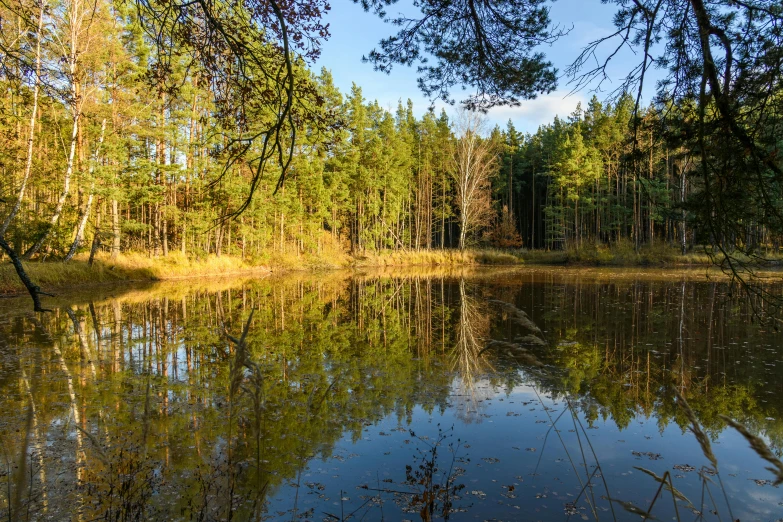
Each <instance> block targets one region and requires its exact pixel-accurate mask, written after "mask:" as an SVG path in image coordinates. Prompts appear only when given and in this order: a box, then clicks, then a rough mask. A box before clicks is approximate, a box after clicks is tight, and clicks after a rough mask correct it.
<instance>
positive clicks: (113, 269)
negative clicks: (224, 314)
mask: <svg viewBox="0 0 783 522" xmlns="http://www.w3.org/2000/svg"><path fill="white" fill-rule="evenodd" d="M521 262H522V261H521V259H520V258H519V257H518V256H515V255H512V254H509V253H506V252H502V251H497V250H466V251H464V252H460V251H458V250H430V251H418V252H417V251H404V252H380V253H372V254H364V255H359V256H355V257H352V256H349V255H347V254H345V253H341V252H328V253H324V254H322V255H320V256H317V255H299V256H298V255H295V254H279V253H276V254H270V255H269V256H264V257H260V258H255V259H252V260H243V259H240V258H239V257H234V256H226V255H223V256H221V257H216V256H205V257H201V258H194V257H187V256H183V255H181V254H179V253H172V254H170V255H168V256H166V257H157V258H150V257H147V256H145V255H141V254H125V255H120V256H119V257H118V258H117V259H116V260H114V261H112V260H110V259H109V258H108V256H99V257H98V258H97V259H96V260H95V263H93V265H92V266H89V265H88V264H87V259H86V256H83V257H78V256H77V257H76V258H75V259H74V260H72V261H70V262H68V263H61V262H59V261H49V262H30V263H25V268H26V270H27V272H28V275H29V276H30V277H31V279H32V280H33V281H34V282H35V283H36V284H38V285H39V286H40V287H41V288H42V289H44V290H46V291H49V290H56V289H58V288H69V287H78V286H88V285H99V284H110V283H122V282H138V281H165V280H171V279H179V278H191V277H223V276H240V275H251V274H257V273H268V272H270V271H275V272H279V271H293V270H323V269H330V270H331V269H345V268H364V267H395V266H397V267H401V266H474V265H518V264H520V263H521ZM24 293H25V289H24V286H22V283H21V282H20V281H19V279H18V277H17V276H16V272H15V271H14V269H13V267H12V266H11V265H10V263H7V262H6V263H3V264H0V295H2V294H5V295H16V294H24Z"/></svg>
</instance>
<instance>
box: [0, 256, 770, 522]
mask: <svg viewBox="0 0 783 522" xmlns="http://www.w3.org/2000/svg"><path fill="white" fill-rule="evenodd" d="M111 293H113V294H115V295H104V296H100V295H91V296H89V297H88V298H87V299H84V300H80V298H78V297H75V298H72V299H70V300H69V302H68V303H64V304H63V305H62V306H61V307H60V308H58V309H56V310H55V311H54V312H52V313H50V314H44V315H41V316H39V317H32V316H28V315H19V314H18V313H16V312H15V311H13V310H9V309H4V310H2V311H0V356H2V369H1V371H0V386H2V390H3V394H2V397H0V435H1V436H2V455H3V461H4V462H5V466H4V469H3V471H2V476H0V482H2V484H3V487H2V488H0V510H1V511H2V513H0V514H2V517H3V518H4V519H9V518H10V519H12V520H13V519H15V518H16V519H19V517H20V516H21V515H20V514H22V513H24V514H25V516H24V517H22V518H21V519H24V518H28V517H29V519H31V520H36V519H43V518H49V519H63V518H68V517H71V516H72V517H73V518H74V519H80V518H81V519H83V520H92V519H114V520H116V519H121V518H122V517H123V516H131V517H133V516H136V517H140V518H148V519H150V518H153V519H154V518H159V519H163V518H166V519H167V518H172V519H198V520H220V519H227V518H229V517H237V518H238V519H248V518H250V519H252V518H261V517H264V516H267V517H272V518H274V517H275V516H280V515H276V514H275V513H270V512H269V511H268V509H269V507H268V506H269V502H270V501H272V500H273V499H277V498H283V499H284V500H285V499H288V500H285V501H283V502H282V504H281V503H279V502H276V503H275V505H280V506H284V511H287V514H285V516H286V517H291V516H292V515H296V516H300V515H301V516H303V517H304V518H307V517H308V516H311V515H312V514H308V510H309V509H312V507H310V506H305V504H306V502H304V499H303V497H302V495H300V493H299V491H300V490H301V491H302V492H304V491H308V492H313V493H314V494H315V495H316V497H317V496H318V495H324V496H325V497H326V496H328V495H327V493H328V491H326V492H321V490H319V489H318V484H316V483H315V482H314V481H313V480H312V479H311V478H307V477H306V476H305V475H306V471H307V469H308V467H311V466H312V465H314V463H316V462H320V461H321V459H323V460H325V461H327V462H334V463H337V464H339V463H340V462H342V460H340V459H344V456H343V454H337V453H335V451H336V448H341V447H344V446H343V445H344V444H349V445H350V444H351V443H352V442H353V443H356V444H357V445H361V444H364V443H365V439H367V438H368V436H367V434H368V433H369V430H370V429H373V427H374V426H376V425H378V424H379V423H381V422H382V421H383V420H384V419H392V422H396V423H397V424H398V426H400V427H401V428H405V429H408V428H415V429H417V430H418V427H417V424H416V423H417V422H421V421H422V420H423V419H427V418H434V417H436V416H437V417H441V416H444V415H447V416H448V415H452V416H453V418H454V419H455V420H456V421H457V424H456V425H455V428H454V434H455V436H456V437H461V436H462V433H461V432H465V433H473V432H472V431H471V430H472V429H473V428H471V424H472V423H475V422H476V421H478V420H481V419H483V418H485V415H494V414H495V412H496V410H494V409H492V408H494V406H493V407H488V406H487V404H488V403H490V402H493V401H494V399H495V398H497V397H500V398H502V397H503V396H507V397H513V396H514V395H513V394H515V393H520V392H519V390H524V389H529V388H526V387H530V386H533V387H534V388H535V389H536V390H537V391H539V392H540V393H541V395H542V396H549V397H551V399H545V401H552V403H555V402H557V401H561V400H563V399H564V398H568V401H569V405H570V406H571V407H572V408H573V412H574V415H575V416H576V417H575V418H576V419H577V420H579V421H580V422H581V421H583V422H584V423H585V429H589V428H590V427H596V426H597V425H599V424H601V425H603V424H602V423H606V422H611V423H613V424H616V426H617V427H618V429H620V430H623V429H625V428H626V427H628V426H630V425H631V423H632V422H636V419H641V420H646V419H650V420H652V421H654V422H655V423H657V425H658V426H659V429H660V430H661V432H662V433H663V431H664V430H665V428H666V427H667V426H668V425H670V424H674V425H677V426H680V427H682V428H683V429H685V428H687V426H688V425H689V419H688V417H687V415H685V414H684V413H683V412H682V411H681V410H680V409H678V407H677V404H676V400H675V394H674V392H675V389H676V390H679V391H681V392H682V393H683V395H684V396H686V397H687V399H688V402H689V403H690V407H691V408H692V410H693V412H695V415H696V417H697V418H698V421H699V423H700V425H701V426H703V428H704V430H705V432H706V433H707V435H708V436H709V437H711V438H713V439H716V438H718V437H720V436H721V433H722V432H723V430H724V429H725V427H726V422H725V420H724V419H722V417H721V415H728V416H729V417H731V418H733V419H736V420H738V421H740V422H741V423H742V424H744V425H745V426H747V427H748V429H749V430H750V432H752V433H753V434H755V435H759V436H761V437H762V439H763V440H765V441H767V442H768V443H769V445H770V447H771V449H772V451H773V452H777V453H778V454H779V453H780V449H781V447H782V446H781V442H783V423H781V421H780V420H779V419H780V418H781V411H780V410H781V399H780V397H783V377H782V376H781V375H780V372H779V371H777V366H776V365H778V364H782V363H783V362H782V361H781V357H780V354H779V350H778V346H779V344H780V334H778V333H776V332H774V331H773V330H772V329H770V328H768V327H767V326H765V325H760V324H751V322H750V321H749V318H750V315H751V307H750V305H749V304H748V303H746V302H744V301H742V300H741V299H740V298H738V297H736V295H737V294H736V293H734V294H732V293H731V292H730V288H729V287H728V286H727V285H726V284H724V283H719V282H686V281H684V280H682V277H680V276H678V277H677V278H676V279H675V280H671V279H666V278H664V279H654V278H646V277H644V276H639V275H635V276H628V277H625V278H623V277H617V275H616V274H614V275H613V277H612V278H609V279H608V278H607V277H606V276H604V275H601V274H598V275H595V276H591V275H590V274H589V273H588V274H587V275H585V274H577V273H570V274H569V273H568V272H566V273H565V275H562V274H559V273H555V272H547V271H523V272H502V271H493V272H491V273H484V272H477V273H472V274H471V273H465V274H460V275H456V276H455V275H450V274H444V273H429V274H427V273H415V272H414V273H409V274H393V275H387V274H369V275H364V276H355V277H348V276H345V275H332V276H329V277H318V278H315V277H307V276H304V277H303V276H297V277H284V278H278V279H270V280H265V281H249V282H241V283H239V284H233V283H220V282H215V283H209V284H203V283H202V284H198V285H195V286H187V285H161V286H158V287H155V288H151V289H149V290H140V291H134V290H121V289H117V290H112V291H111ZM755 306H757V307H758V306H760V305H759V303H756V304H755ZM251 311H253V315H252V318H251ZM245 324H248V325H249V328H248V330H247V334H246V341H245V342H246V346H245V348H244V349H243V350H245V351H244V353H242V354H240V353H239V349H238V347H237V344H236V343H232V342H230V341H228V340H227V339H226V337H225V336H224V332H225V331H228V332H231V333H234V334H239V333H240V332H242V330H243V327H244V325H245ZM237 361H240V362H242V364H238V363H237ZM232 369H233V370H232ZM232 383H234V386H233V388H232ZM232 389H233V390H234V393H232V391H231V390H232ZM547 404H549V403H547ZM531 415H532V414H531ZM509 419H510V420H509V422H511V419H513V417H509ZM525 419H527V420H525ZM534 422H536V421H534V420H532V417H525V416H520V417H519V423H521V424H519V426H517V427H515V428H514V429H515V430H520V433H524V432H527V431H531V430H533V429H534V427H535V424H534ZM497 424H498V423H495V424H490V423H482V424H481V427H480V429H481V430H483V432H482V433H486V437H488V438H490V439H491V438H493V437H497V436H500V435H502V433H501V432H499V431H496V430H498V429H500V428H493V426H497ZM573 428H574V427H573V426H572V427H571V428H569V429H573ZM476 429H478V427H476ZM403 431H405V430H403ZM591 435H592V433H591ZM625 436H627V437H630V436H631V434H630V433H629V434H628V435H625ZM390 440H391V439H390ZM357 447H358V446H357ZM373 447H374V446H373ZM523 449H524V448H523ZM379 451H381V452H383V450H379ZM598 456H599V457H602V455H600V453H599V455H598ZM535 457H538V455H535ZM356 458H357V459H359V460H358V461H357V462H364V463H366V464H365V465H366V466H367V468H365V469H367V470H368V471H373V470H374V469H377V467H378V466H381V464H380V463H379V461H378V460H377V459H376V460H373V459H374V458H375V457H374V456H373V455H369V454H368V455H360V456H359V457H356ZM395 463H396V464H397V468H399V469H397V470H396V473H398V477H397V478H396V479H395V480H396V481H397V483H395V484H394V487H396V486H398V485H399V484H400V483H402V482H404V471H405V469H404V465H405V464H406V463H405V462H403V461H401V460H396V461H395ZM407 464H411V462H408V463H407ZM383 465H384V466H385V465H386V464H383ZM506 465H507V466H509V467H510V468H509V469H511V468H513V467H514V466H515V464H514V463H513V461H509V462H508V463H507V464H506ZM351 469H361V465H359V468H351ZM504 469H505V468H504ZM394 471H395V470H391V472H394ZM517 473H518V472H517ZM581 473H582V474H583V475H584V474H585V471H584V470H582V472H581ZM392 474H393V473H392ZM588 476H589V475H588ZM468 478H469V476H466V477H465V479H466V480H467V479H468ZM339 480H340V481H342V483H341V485H340V487H341V489H345V490H348V489H352V488H354V487H355V486H356V485H357V484H358V482H359V481H361V480H363V479H360V478H359V477H358V476H357V477H352V476H341V477H340V479H339ZM651 480H652V479H651ZM376 486H380V487H376V488H375V489H380V490H383V489H387V490H390V489H393V486H389V485H388V484H386V485H384V484H376ZM609 486H610V487H612V484H611V483H610V484H609ZM647 486H649V484H647ZM648 489H649V488H648ZM289 492H293V493H289ZM573 493H574V494H576V493H578V487H577V490H576V491H574V492H573ZM302 494H304V493H302ZM341 497H342V494H341ZM308 498H309V497H308ZM386 498H387V499H388V498H390V497H386ZM333 500H334V499H333V498H332V501H333ZM781 500H782V501H783V499H781ZM520 502H521V501H520ZM525 502H528V500H525ZM372 505H375V504H372V503H370V504H368V508H369V507H371V506H372ZM487 505H489V504H482V503H481V502H478V501H477V502H476V505H475V506H474V508H473V513H472V514H476V515H481V514H482V511H481V510H482V509H488V508H487V507H486V506H487ZM482 506H484V507H482ZM355 508H356V506H354V509H355ZM375 508H377V505H376V507H375ZM329 509H330V510H329V512H330V513H333V512H334V510H333V509H332V508H331V507H330V508H329ZM385 509H387V511H386V513H387V516H388V513H392V512H394V511H393V507H392V506H391V505H389V506H387V507H386V508H385ZM488 513H489V511H488Z"/></svg>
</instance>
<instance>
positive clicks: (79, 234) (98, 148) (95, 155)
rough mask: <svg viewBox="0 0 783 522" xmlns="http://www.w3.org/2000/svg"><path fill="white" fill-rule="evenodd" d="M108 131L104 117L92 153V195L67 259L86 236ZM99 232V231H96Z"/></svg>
mask: <svg viewBox="0 0 783 522" xmlns="http://www.w3.org/2000/svg"><path fill="white" fill-rule="evenodd" d="M105 133H106V118H104V119H103V121H102V122H101V137H100V139H99V140H98V144H97V145H96V147H95V152H93V155H92V161H91V162H90V171H89V172H90V177H91V178H92V182H91V183H90V195H89V196H87V204H86V205H85V206H84V213H83V214H82V218H81V219H80V220H79V225H78V226H77V227H76V236H75V237H74V239H73V243H72V244H71V249H70V250H69V251H68V254H67V255H66V256H65V259H64V260H63V262H65V261H70V260H71V259H73V256H74V255H75V254H76V251H77V250H78V249H79V246H80V244H81V242H82V238H83V237H84V227H85V226H86V225H87V219H88V218H89V217H90V210H92V202H93V199H94V198H95V178H94V174H95V163H96V162H97V161H98V154H99V153H100V151H101V145H103V137H104V135H105ZM96 233H97V231H96Z"/></svg>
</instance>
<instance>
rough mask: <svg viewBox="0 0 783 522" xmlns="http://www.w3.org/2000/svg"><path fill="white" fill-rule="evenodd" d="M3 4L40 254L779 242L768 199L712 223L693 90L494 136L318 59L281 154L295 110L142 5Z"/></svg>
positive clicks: (13, 216) (16, 181)
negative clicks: (208, 57) (154, 28)
mask: <svg viewBox="0 0 783 522" xmlns="http://www.w3.org/2000/svg"><path fill="white" fill-rule="evenodd" d="M2 9H3V12H2V20H3V22H4V23H3V25H2V28H1V29H2V31H0V38H2V49H3V53H4V58H5V59H4V60H3V68H2V71H1V72H2V76H0V82H2V85H3V89H4V91H5V95H4V97H3V99H2V102H0V103H2V116H1V119H0V139H2V152H0V169H2V178H0V194H2V198H3V202H2V207H0V208H2V210H3V216H2V217H3V222H2V228H0V236H3V237H4V238H5V239H6V240H7V241H8V243H9V244H10V246H11V247H12V248H13V249H14V250H15V251H16V252H17V253H18V254H19V255H20V256H22V257H23V258H25V259H32V258H39V259H64V260H69V259H71V258H72V257H73V256H74V255H75V254H76V253H77V252H89V253H91V255H93V254H95V253H96V251H98V250H99V249H104V250H106V251H107V252H109V253H110V254H111V256H112V257H116V256H117V255H118V254H119V253H120V252H122V251H135V252H146V253H149V254H150V255H152V256H166V255H168V254H169V253H171V252H173V251H180V252H182V253H183V254H188V255H203V254H217V255H221V254H224V253H226V254H233V255H242V256H243V257H249V258H253V257H259V256H263V255H264V254H265V253H269V252H281V253H296V254H301V253H323V252H324V251H327V252H329V251H333V250H334V249H335V248H337V249H340V250H343V251H350V252H353V253H362V252H365V251H368V250H370V251H379V250H384V249H428V248H449V247H465V246H466V245H469V244H478V245H484V246H495V247H514V248H517V247H526V248H545V249H547V250H557V249H568V248H580V247H582V246H584V245H585V244H588V243H589V244H595V243H598V244H611V243H616V242H622V241H627V242H631V243H632V244H633V245H634V246H635V247H636V248H639V247H640V246H642V245H644V244H656V243H667V244H671V245H677V246H678V248H680V249H681V250H682V251H683V252H685V250H686V249H687V248H689V247H691V246H693V245H694V244H710V245H718V246H722V245H723V244H724V243H725V244H726V245H729V246H732V245H735V244H737V243H738V242H740V243H742V246H743V247H746V248H753V247H766V248H773V249H774V250H777V247H778V245H779V242H780V239H779V234H777V233H776V229H775V227H774V226H772V227H770V226H768V225H769V224H770V223H769V219H768V218H766V217H765V216H768V212H767V209H766V207H765V205H767V204H768V203H763V202H762V203H763V204H756V203H758V201H759V198H756V199H754V200H752V201H749V202H748V203H749V204H748V206H746V207H745V208H744V209H743V212H744V213H745V214H744V215H743V216H741V217H738V219H737V222H739V223H740V224H741V234H740V235H741V236H742V237H740V238H738V237H737V230H736V227H735V229H734V230H733V232H732V231H729V232H728V234H732V233H733V236H732V237H728V236H727V232H726V230H723V229H722V230H719V231H716V230H715V229H714V227H712V228H711V223H709V222H708V220H705V219H704V212H705V210H704V208H702V207H703V206H704V201H705V197H706V196H705V195H707V196H708V195H709V194H710V192H709V191H714V190H715V189H714V188H710V187H708V186H707V184H706V183H709V179H705V177H704V176H703V175H702V176H699V175H696V174H698V173H697V172H696V169H697V167H698V161H697V159H698V157H697V155H698V154H700V151H699V149H698V147H696V146H695V145H694V143H693V127H694V125H695V124H696V123H695V121H696V113H695V108H694V106H693V104H692V103H691V104H689V103H688V102H687V100H686V101H680V102H677V103H674V102H671V101H669V102H662V101H660V100H659V101H658V103H657V104H654V105H651V106H650V107H649V108H647V109H645V110H640V109H639V108H638V100H634V98H633V97H632V96H631V95H630V94H625V95H622V96H620V97H618V98H617V99H616V100H615V101H614V102H612V103H605V104H602V103H601V102H599V101H598V99H597V98H595V97H594V98H593V99H592V100H590V102H589V103H588V104H587V107H585V108H582V107H581V106H580V107H579V108H577V110H576V111H575V112H574V113H573V114H571V115H569V116H567V117H566V118H562V119H561V118H555V120H554V121H553V122H552V123H551V124H548V125H545V126H542V127H541V128H540V129H539V130H538V131H537V132H536V133H534V134H532V135H527V134H525V135H523V134H521V133H519V132H517V131H516V130H515V127H514V125H513V122H511V121H509V124H508V126H507V128H505V129H502V130H501V129H498V128H495V129H494V130H492V131H491V132H489V131H488V130H487V129H485V128H484V129H482V122H481V121H480V120H481V118H480V117H479V115H478V114H477V113H470V112H463V113H460V114H458V115H457V117H451V118H450V117H449V115H447V114H446V112H445V111H443V112H441V113H440V114H436V113H434V112H432V111H429V112H426V113H425V114H424V115H423V116H422V117H416V116H415V112H414V108H413V106H412V104H411V102H410V101H408V102H407V104H405V103H402V102H400V103H399V104H398V106H397V108H396V109H393V110H392V109H387V108H383V107H381V106H380V105H379V104H378V102H377V101H376V102H368V101H367V100H365V99H364V97H363V94H362V90H361V88H360V87H359V86H356V85H354V86H353V88H352V89H351V92H350V93H346V94H343V93H340V92H339V90H338V89H337V88H336V87H335V86H334V83H333V80H332V77H331V75H330V73H329V72H328V71H325V70H323V71H321V72H320V73H319V74H315V73H314V72H312V71H310V70H309V69H308V68H307V67H306V64H305V63H304V61H302V60H301V59H300V60H298V61H295V62H294V63H293V75H294V80H295V83H296V89H297V93H299V94H298V97H297V102H296V104H295V105H294V106H293V108H292V114H293V117H292V118H293V119H292V121H293V129H294V134H295V135H296V136H295V138H293V137H286V136H282V137H279V138H278V139H279V140H281V141H283V142H284V146H280V147H279V150H278V151H277V152H278V155H277V156H275V158H276V159H275V161H271V160H270V161H268V158H267V155H268V154H269V151H268V150H266V149H267V145H266V142H264V141H263V140H259V139H258V136H259V133H260V134H264V133H266V134H268V132H267V131H268V125H270V122H273V121H275V118H276V117H277V114H276V113H275V111H274V110H273V109H272V108H271V106H270V105H269V104H267V103H266V102H267V101H268V100H265V99H264V95H263V93H257V92H255V91H254V92H253V93H251V94H252V96H250V95H248V93H243V92H241V90H240V91H239V92H237V91H238V89H236V88H234V89H228V90H226V89H222V88H221V84H220V83H216V82H214V81H212V78H211V74H212V72H211V71H210V70H209V69H207V68H205V67H199V66H198V64H196V65H194V64H193V63H192V62H190V61H188V60H185V59H182V58H179V57H178V55H177V54H176V53H172V54H171V55H170V56H169V59H168V61H167V62H165V67H164V64H163V63H162V62H161V61H160V59H159V55H158V54H156V45H157V43H156V40H155V38H153V37H151V36H150V34H149V33H148V32H146V31H145V30H144V27H143V25H142V23H141V20H140V15H139V13H138V11H137V10H134V9H133V8H131V6H128V5H123V4H115V3H112V2H110V1H105V0H104V1H100V2H96V3H87V2H83V1H82V0H68V1H66V2H62V3H56V4H55V3H49V2H46V1H44V0H40V1H38V2H33V3H27V2H19V3H12V4H8V5H7V6H4V7H3V8H2ZM224 65H225V66H226V67H230V64H224ZM245 67H246V70H245V74H253V73H255V74H258V75H260V74H261V73H262V72H263V68H262V67H260V66H257V67H255V68H254V67H253V66H252V64H250V65H246V66H245ZM162 69H165V70H162ZM236 97H240V98H241V99H233V98H236ZM768 124H769V125H772V126H774V125H777V119H773V120H770V121H769V122H768ZM287 147H290V150H291V154H290V156H287V155H286V154H284V149H285V150H288V149H287ZM273 152H274V151H273ZM259 158H265V159H264V162H263V163H262V162H261V161H260V160H259ZM711 160H712V161H721V157H720V155H719V154H717V153H715V154H713V156H712V157H711ZM283 169H285V171H286V172H287V177H286V182H285V183H284V184H280V181H281V179H282V178H281V172H282V171H283ZM248 194H251V195H252V194H255V197H248ZM773 196H774V194H773ZM764 201H766V200H764ZM754 208H756V209H757V210H758V212H757V214H756V215H754ZM707 212H709V210H707ZM713 213H714V212H713ZM773 225H774V223H773ZM325 249H326V250H325Z"/></svg>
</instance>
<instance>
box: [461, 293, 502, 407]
mask: <svg viewBox="0 0 783 522" xmlns="http://www.w3.org/2000/svg"><path fill="white" fill-rule="evenodd" d="M459 296H460V304H459V317H458V321H457V332H456V333H457V343H456V345H455V346H454V350H453V352H452V356H451V368H452V370H453V371H456V372H457V373H458V374H459V390H458V400H457V401H456V404H455V406H456V409H457V416H458V417H459V418H460V419H462V420H464V421H465V422H471V421H473V420H474V419H476V418H477V417H476V413H477V412H478V407H479V404H480V401H481V400H483V399H486V398H489V395H491V393H488V391H489V387H484V388H482V387H480V386H477V382H478V381H479V380H480V379H481V378H482V377H483V376H485V375H487V374H488V373H490V372H491V371H494V368H493V367H492V365H491V364H490V363H489V361H488V360H487V357H486V355H485V354H484V353H482V350H483V348H484V343H485V342H486V339H487V338H488V337H489V314H488V313H487V312H486V310H482V309H481V308H480V307H479V304H478V301H477V300H476V299H475V298H473V297H471V296H469V295H468V294H467V292H466V291H465V279H464V278H462V279H460V281H459Z"/></svg>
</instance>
